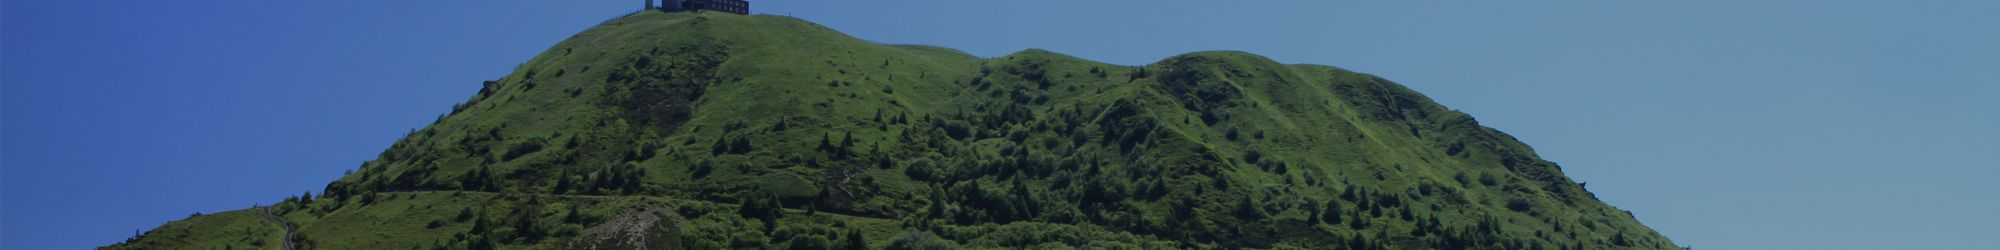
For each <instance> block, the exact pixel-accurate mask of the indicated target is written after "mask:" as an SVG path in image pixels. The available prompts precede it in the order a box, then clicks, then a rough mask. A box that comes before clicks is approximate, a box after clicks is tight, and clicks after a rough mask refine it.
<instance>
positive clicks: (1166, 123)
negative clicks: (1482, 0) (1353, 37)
mask: <svg viewBox="0 0 2000 250" xmlns="http://www.w3.org/2000/svg"><path fill="white" fill-rule="evenodd" d="M781 247H782V248H794V249H827V248H844V249H849V248H869V249H875V248H892V249H913V248H921V249H937V248H1010V249H1011V248H1118V249H1165V248H1308V249H1607V248H1645V249H1670V248H1675V245H1674V244H1673V243H1672V242H1671V241H1669V240H1667V239H1666V238H1665V237H1663V236H1661V235H1659V234H1658V233H1656V232H1654V231H1653V230H1651V229H1649V228H1647V227H1646V226H1644V225H1641V224H1639V222H1638V221H1637V220H1635V219H1633V217H1632V216H1631V214H1630V213H1628V212H1623V211H1620V210H1617V209H1615V208H1613V207H1611V206H1609V205H1606V204H1604V203H1603V202H1601V201H1599V200H1598V199H1597V198H1596V197H1595V195H1593V194H1591V193H1590V192H1589V191H1587V190H1585V189H1584V188H1583V186H1582V185H1579V184H1577V183H1574V182H1572V181H1571V180H1570V179H1569V178H1568V177H1565V176H1564V175H1563V173H1562V170H1561V168H1560V167H1558V166H1557V165H1556V164H1555V163H1553V162H1549V161H1546V160H1543V159H1541V158H1540V157H1538V156H1536V155H1535V153H1534V151H1533V149H1531V148H1529V147H1528V146H1527V145H1525V144H1522V143H1521V142H1519V141H1517V140H1515V139H1514V138H1513V137H1511V136H1508V135H1506V134H1504V133H1501V132H1499V131H1496V130H1494V129H1491V128H1487V127H1484V126H1481V125H1479V122H1478V121H1476V120H1474V119H1473V118H1472V117H1470V116H1467V115H1466V114H1464V113H1460V112H1457V111H1453V110H1451V109H1448V108H1446V107H1444V106H1441V105H1438V104H1437V103H1434V102H1432V101H1431V100H1430V99H1428V98H1426V97H1424V96H1423V95H1421V94H1418V93H1416V92H1414V91H1411V90H1410V89H1408V88H1405V87H1403V86H1401V85H1398V84H1396V83H1392V82H1390V81H1388V80H1384V79H1383V78H1380V77H1376V76H1372V75H1367V74H1360V73H1355V72H1350V71H1347V70H1342V69H1340V68H1335V67H1329V66H1318V65H1302V64H1281V63H1278V62H1274V61H1272V60H1270V59H1267V58H1264V57H1262V56H1258V55H1252V54H1247V53H1241V52H1196V53H1189V54H1184V55H1178V56H1173V57H1170V58H1167V59H1165V60H1161V61H1159V62H1156V63H1153V64H1150V65H1145V66H1122V65H1112V64H1105V63H1099V62H1093V61H1088V60H1083V59H1078V58H1074V57H1070V56H1065V55H1062V54H1057V53H1052V52H1048V51H1041V50H1028V51H1022V52H1019V53H1014V54H1011V55H1007V56H1003V57H998V58H978V57H975V56H972V55H969V54H966V53H963V52H959V51H955V50H951V49H945V48H937V47H926V46H908V45H882V44H875V43H870V42H867V41H863V40H860V39H856V38H853V37H849V36H847V35H844V34H841V33H840V32H837V31H834V30H832V29H828V28H826V27H823V26H819V25H816V24H813V23H810V22H806V21H803V20H798V19H793V18H789V17H781V16H769V15H755V16H741V15H730V14H719V13H702V12H694V13H688V12H678V13H664V12H652V11H648V12H642V13H639V14H634V15H632V16H628V17H624V18H619V19H615V20H612V21H609V22H606V23H604V24H602V25H600V26H598V27H594V28H590V29H589V30H586V31H583V32H582V33H580V34H577V35H575V36H573V37H571V38H570V39H568V40H566V41H563V42H561V43H559V44H557V45H555V46H554V47H553V48H551V49H549V50H548V51H546V52H543V53H542V54H540V55H538V56H536V57H535V59H534V60H532V61H529V62H527V63H525V64H522V65H521V66H520V68H519V69H517V70H515V71H514V72H513V73H511V74H509V75H507V76H505V77H503V78H501V79H499V80H496V81H489V82H486V83H485V84H483V85H482V88H480V89H479V91H478V93H477V94H475V95H473V96H472V97H471V98H470V100H467V101H465V102H464V103H462V104H459V105H456V106H454V107H453V108H452V111H451V112H450V113H449V114H445V115H442V116H440V117H439V118H438V119H437V121H436V122H434V123H432V124H431V125H429V126H428V127H425V128H423V129H421V130H416V131H414V132H412V133H410V134H409V135H407V136H406V137H404V138H403V139H401V140H399V141H397V142H396V143H395V144H394V145H393V146H391V147H390V148H389V149H387V150H385V151H383V152H382V153H381V155H380V156H379V158H377V159H375V160H371V161H367V162H366V163H364V164H362V165H361V167H360V168H359V169H357V170H355V171H353V172H352V173H351V174H348V175H346V176H344V177H342V178H340V179H339V180H336V181H334V182H333V183H331V184H328V185H327V186H326V189H325V190H324V191H322V192H320V193H318V194H311V193H308V194H304V195H302V196H299V197H293V198H290V199H286V200H285V201H284V202H282V203H277V204H275V205H271V206H269V207H259V208H252V209H246V210H237V211H229V212H223V213H216V214H207V215H197V216H193V217H190V218H188V219H185V220H180V221H175V222H170V223H167V224H166V225H163V226H161V227H160V228H157V229H154V230H152V231H149V232H146V233H144V234H142V235H140V236H135V237H134V238H132V239H130V240H128V241H127V242H124V243H119V244H115V245H111V246H108V247H107V248H112V249H225V248H233V249H248V248H264V249H364V248H365V249H496V248H505V249H557V248H559V249H630V248H692V249H717V248H781Z"/></svg>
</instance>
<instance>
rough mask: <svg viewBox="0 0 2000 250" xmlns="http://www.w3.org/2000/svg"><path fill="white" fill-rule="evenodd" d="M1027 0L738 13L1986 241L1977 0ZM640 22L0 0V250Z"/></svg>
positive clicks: (1717, 202) (1767, 238) (1988, 35)
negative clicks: (1392, 95)
mask: <svg viewBox="0 0 2000 250" xmlns="http://www.w3.org/2000/svg"><path fill="white" fill-rule="evenodd" d="M968 2H976V3H968ZM1039 2H1040V3H1050V4H1054V3H1060V4H1061V5H1060V6H1038V5H1034V3H1035V2H1023V1H913V0H899V1H803V0H800V1H753V9H754V10H755V11H756V12H760V13H767V14H778V15H787V14H789V15H793V16H797V17H801V18H805V19H806V20H810V21H814V22H818V23H820V24H824V25H826V26H830V27H833V28H834V29H838V30H841V31H844V32H847V33H848V34H851V35H854V36H857V37H860V38H863V39H868V40H873V41H878V42H883V43H898V44H928V45H938V46H945V47H951V48H957V49H961V50H965V51H967V52H970V53H973V54H976V55H979V56H984V57H993V56H1001V55H1005V54H1007V53H1011V52H1014V51H1019V50H1023V49H1028V48H1044V49H1049V50H1053V51H1056V52H1062V53H1067V54H1071V55H1076V56H1079V57H1083V58H1089V59H1094V60H1099V61H1105V62H1110V63H1117V64H1128V65H1137V64H1145V63H1150V62H1152V61H1155V60H1158V59H1161V58H1165V57H1168V56H1171V55H1175V54H1179V53H1184V52H1190V51H1198V50H1243V51H1249V52H1253V53H1258V54H1262V55H1266V56H1269V57H1271V58H1273V59H1276V60H1278V61H1281V62H1285V63H1311V64H1325V65H1334V66H1340V67H1344V68H1348V69H1352V70H1357V71H1362V72H1368V73H1374V74H1378V75H1381V76H1384V77H1387V78H1389V79H1392V80H1395V81H1397V82H1400V83H1403V84H1405V85H1408V86H1410V87H1411V88H1414V89H1416V90H1418V91H1421V92H1423V93H1425V94H1428V95H1429V96H1430V97H1432V98H1434V99H1436V100H1437V101H1439V102H1442V103H1444V104H1445V105H1448V106H1450V107H1452V108H1456V109H1460V110H1463V111H1466V112H1468V113H1472V114H1473V115H1474V116H1477V117H1478V118H1479V119H1480V120H1481V121H1482V122H1483V123H1484V124H1486V125H1488V126H1493V127H1495V128H1498V129H1501V130H1503V131H1506V132H1508V133H1510V134H1513V135H1514V136H1516V137H1519V138H1520V139H1521V140H1523V141H1526V142H1528V143H1529V144H1531V145H1534V146H1535V148H1536V149H1537V150H1539V152H1540V153H1541V154H1542V156H1543V157H1545V158H1547V159H1550V160H1553V161H1557V162H1560V163H1562V164H1563V166H1564V167H1565V170H1566V171H1567V172H1568V173H1569V176H1570V177H1571V178H1574V179H1576V180H1578V181H1586V182H1589V183H1590V184H1591V185H1590V188H1591V190H1592V191H1594V192H1596V193H1597V194H1598V195H1599V196H1600V197H1602V198H1603V199H1604V200H1605V201H1607V202H1609V203H1611V204H1612V205H1615V206H1618V207H1620V208H1623V209H1628V210H1632V211H1634V212H1635V213H1636V214H1637V215H1638V217H1639V219H1640V220H1641V221H1642V222H1644V223H1646V224H1647V225H1649V226H1652V227H1653V228H1654V229H1657V230H1659V231H1660V232H1662V233H1664V234H1666V235H1667V236H1668V237H1671V238H1672V239H1674V240H1675V241H1677V242H1679V243H1681V244H1682V245H1691V246H1694V247H1696V248H1699V249H1976V248H1989V249H1990V247H1992V242H1990V237H1992V234H1993V233H1994V232H1995V230H1994V226H1996V225H2000V213H1995V211H2000V194H1996V193H2000V188H1996V186H1995V185H1994V184H1993V183H1996V177H2000V163H1996V159H1995V158H1996V156H2000V146H1996V145H1995V143H1996V142H2000V131H1996V129H2000V28H1996V27H1995V26H1996V25H2000V14H1995V13H2000V4H1996V3H1995V2H1992V1H1911V2H1921V3H1894V4H1889V3H1862V2H1863V1H1366V2H1356V3H1336V2H1335V1H1223V2H1225V3H1227V4H1217V3H1216V2H1215V1H1170V3H1154V1H1039ZM1382 2H1393V3H1382ZM1746 2H1755V3H1746ZM1866 2H1887V1H1866ZM639 5H640V3H639V2H638V1H466V0H433V1H381V0H374V1H370V0H362V1H259V0H229V1H225V0H179V1H133V0H93V1H74V0H41V1H26V0H4V5H0V248H4V249H75V248H85V247H93V246H100V245H105V244H110V243H113V242H117V241H119V240H122V239H124V238H125V237H127V236H131V235H132V233H133V232H134V230H138V229H150V228H152V227H155V226H158V225H159V224H161V223H163V222H166V221H169V220H174V219H180V218H184V217H186V216H187V215H188V214H191V213H194V212H217V211H226V210H233V209H242V208H247V207H249V206H251V205H252V204H256V203H271V202H274V201H278V200H280V199H282V198H284V197H285V196H288V195H295V194H299V193H302V192H305V191H318V190H320V189H321V188H322V187H323V185H325V183H327V182H328V181H330V180H332V179H334V178H336V177H338V176H339V175H340V174H341V172H342V171H344V170H348V169H353V168H354V167H355V166H358V165H359V164H360V163H361V161H363V160H367V159H371V158H373V157H374V155H376V153H379V152H381V150H382V149H384V148H386V147H388V146H389V144H390V143H391V142H392V141H393V140H395V139H396V138H398V137H399V136H401V135H403V134H404V133H405V132H408V131H410V130H411V129H414V128H418V127H421V126H424V125H426V124H428V123H429V122H430V121H431V120H432V119H433V118H435V117H436V116H437V115H439V114H443V113H445V112H447V111H449V108H450V106H451V104H453V103H457V102H459V101H463V100H465V99H466V98H467V97H469V96H470V95H472V94H474V93H475V92H476V91H477V89H478V87H479V86H478V84H479V82H480V81H482V80H491V79H495V78H498V77H500V76H502V75H503V74H505V73H506V72H509V71H510V70H511V69H512V68H513V67H514V66H515V65H516V64H519V63H522V62H525V61H527V60H528V59H529V58H530V57H531V56H533V55H534V54H536V53H539V52H540V51H542V50H544V49H546V48H547V47H548V46H550V45H553V44H554V43H555V42H557V41H560V40H561V39H563V38H565V37H567V36H569V35H570V34H573V33H575V32H577V31H580V30H582V29H584V28H587V27H590V26H591V25H593V24H596V23H598V22H600V21H603V20H606V19H609V18H611V17H615V16H618V15H620V14H623V13H625V12H629V11H632V10H634V9H635V8H637V7H638V6H639Z"/></svg>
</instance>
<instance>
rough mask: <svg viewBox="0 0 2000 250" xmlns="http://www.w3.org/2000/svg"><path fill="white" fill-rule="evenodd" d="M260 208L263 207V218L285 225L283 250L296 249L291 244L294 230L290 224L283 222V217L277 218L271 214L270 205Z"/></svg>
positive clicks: (296, 248) (296, 249)
mask: <svg viewBox="0 0 2000 250" xmlns="http://www.w3.org/2000/svg"><path fill="white" fill-rule="evenodd" d="M262 208H263V209H264V219H266V220H271V222H275V223H278V226H283V227H285V239H284V240H285V242H284V245H285V250H298V247H297V246H293V245H292V231H294V230H293V228H292V224H291V223H285V219H284V218H279V217H278V216H277V215H273V214H271V207H270V206H264V207H262Z"/></svg>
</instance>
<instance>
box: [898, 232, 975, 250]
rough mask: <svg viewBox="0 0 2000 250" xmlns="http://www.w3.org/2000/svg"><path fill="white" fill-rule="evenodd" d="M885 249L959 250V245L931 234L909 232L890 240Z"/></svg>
mask: <svg viewBox="0 0 2000 250" xmlns="http://www.w3.org/2000/svg"><path fill="white" fill-rule="evenodd" d="M884 249H921V250H944V249H958V243H957V242H952V241H951V240H947V239H943V238H938V236H937V235H933V234H931V233H930V232H922V231H909V232H903V234H901V235H896V238H894V239H890V240H889V246H888V247H885V248H884Z"/></svg>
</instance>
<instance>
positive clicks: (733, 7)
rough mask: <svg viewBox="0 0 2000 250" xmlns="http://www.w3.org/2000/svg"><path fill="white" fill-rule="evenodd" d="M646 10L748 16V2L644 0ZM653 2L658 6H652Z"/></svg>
mask: <svg viewBox="0 0 2000 250" xmlns="http://www.w3.org/2000/svg"><path fill="white" fill-rule="evenodd" d="M645 1H646V9H648V10H651V9H659V10H664V11H694V10H713V11H721V12H728V13H736V14H737V15H749V14H750V2H749V1H745V0H645ZM655 1H658V2H659V5H654V4H653V3H654V2H655Z"/></svg>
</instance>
